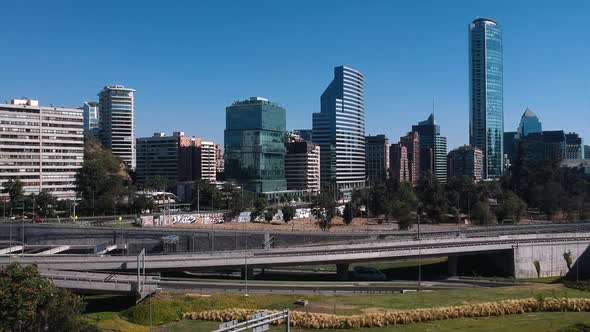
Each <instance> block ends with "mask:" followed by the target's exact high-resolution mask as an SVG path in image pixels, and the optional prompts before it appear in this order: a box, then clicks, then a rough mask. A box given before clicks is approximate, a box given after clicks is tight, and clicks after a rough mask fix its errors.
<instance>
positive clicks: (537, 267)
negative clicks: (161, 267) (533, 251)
mask: <svg viewBox="0 0 590 332" xmlns="http://www.w3.org/2000/svg"><path fill="white" fill-rule="evenodd" d="M533 265H534V266H535V270H536V271H537V278H541V262H539V261H533Z"/></svg>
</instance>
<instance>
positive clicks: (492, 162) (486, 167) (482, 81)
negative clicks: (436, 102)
mask: <svg viewBox="0 0 590 332" xmlns="http://www.w3.org/2000/svg"><path fill="white" fill-rule="evenodd" d="M503 73H504V68H503V51H502V29H501V28H500V26H499V25H498V24H497V23H496V21H494V20H491V19H487V18H478V19H475V20H474V21H473V22H472V23H471V24H470V25H469V90H470V91H469V92H470V95H469V97H470V98H469V143H470V144H471V145H472V146H475V147H478V148H479V149H481V151H482V152H483V177H484V178H485V179H493V178H499V177H500V176H502V173H503V171H504V163H503V155H504V153H503V142H502V141H503V138H504V137H503V136H504V93H503V91H504V88H503V85H504V83H503V80H504V79H503Z"/></svg>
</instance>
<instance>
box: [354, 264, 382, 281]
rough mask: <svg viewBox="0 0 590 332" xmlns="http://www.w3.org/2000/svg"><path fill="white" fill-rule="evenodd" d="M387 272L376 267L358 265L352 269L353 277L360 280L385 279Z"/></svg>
mask: <svg viewBox="0 0 590 332" xmlns="http://www.w3.org/2000/svg"><path fill="white" fill-rule="evenodd" d="M385 278H386V277H385V274H383V272H381V271H379V270H378V269H376V268H374V267H366V266H357V267H355V268H353V269H352V279H353V280H359V281H384V280H385Z"/></svg>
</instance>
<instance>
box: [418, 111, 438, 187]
mask: <svg viewBox="0 0 590 332" xmlns="http://www.w3.org/2000/svg"><path fill="white" fill-rule="evenodd" d="M412 131H413V132H417V133H418V135H419V143H420V157H419V158H420V172H421V173H422V172H427V173H432V175H434V177H436V178H437V179H438V180H439V181H440V182H443V183H444V182H446V181H447V138H446V137H444V136H441V134H440V126H439V125H437V124H436V122H435V121H434V114H431V115H430V116H429V117H428V119H426V120H425V121H420V122H418V124H417V125H413V126H412Z"/></svg>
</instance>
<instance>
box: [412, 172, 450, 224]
mask: <svg viewBox="0 0 590 332" xmlns="http://www.w3.org/2000/svg"><path fill="white" fill-rule="evenodd" d="M416 194H417V195H418V198H419V200H420V202H422V204H423V206H424V211H425V212H426V214H427V215H428V217H429V218H430V220H432V221H433V222H440V221H441V220H442V215H443V213H444V211H445V210H446V200H445V195H444V192H443V188H442V186H441V184H440V183H439V182H438V180H437V179H436V177H434V176H433V175H432V174H431V173H429V172H424V173H422V175H421V176H420V178H419V179H418V183H417V184H416Z"/></svg>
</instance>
